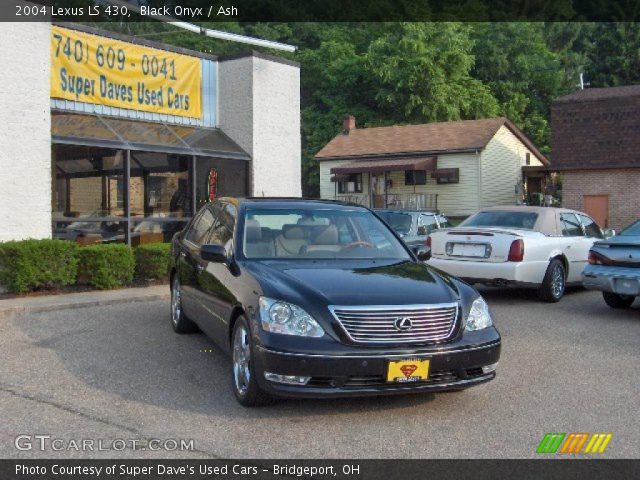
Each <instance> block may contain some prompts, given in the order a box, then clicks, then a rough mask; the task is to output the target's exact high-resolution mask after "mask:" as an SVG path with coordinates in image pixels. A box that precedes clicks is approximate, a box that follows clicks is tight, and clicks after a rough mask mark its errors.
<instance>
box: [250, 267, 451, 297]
mask: <svg viewBox="0 0 640 480" xmlns="http://www.w3.org/2000/svg"><path fill="white" fill-rule="evenodd" d="M336 263H338V262H336ZM339 263H340V266H333V265H331V264H330V263H329V262H326V263H320V262H318V263H313V262H307V261H300V262H287V261H264V262H252V263H251V264H247V265H246V267H247V268H248V269H249V270H251V271H252V273H253V274H254V275H255V277H256V279H258V280H259V281H260V282H261V284H262V287H263V289H264V291H265V295H269V296H275V297H277V298H283V299H288V300H290V301H292V302H298V303H303V304H304V303H306V302H308V301H310V300H311V299H312V298H313V297H315V299H316V300H317V301H322V302H323V303H325V304H326V305H410V304H431V303H450V302H455V301H458V291H457V287H456V285H455V283H453V282H451V281H450V280H449V279H448V277H443V276H441V275H439V274H438V273H437V272H435V271H434V270H432V269H431V268H429V267H427V266H426V265H425V264H423V263H413V262H410V261H402V262H397V261H396V262H381V261H379V260H378V261H376V262H375V263H374V262H373V261H370V260H368V261H340V262H339Z"/></svg>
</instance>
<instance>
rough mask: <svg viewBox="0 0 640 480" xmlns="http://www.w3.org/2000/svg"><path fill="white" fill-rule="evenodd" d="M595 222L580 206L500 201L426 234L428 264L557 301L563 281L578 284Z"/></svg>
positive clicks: (598, 235)
mask: <svg viewBox="0 0 640 480" xmlns="http://www.w3.org/2000/svg"><path fill="white" fill-rule="evenodd" d="M602 238H604V234H603V232H602V230H601V229H600V227H599V226H598V225H597V224H596V222H594V221H593V219H592V218H591V217H589V216H588V215H586V214H585V213H582V212H576V211H574V210H568V209H563V208H551V207H527V206H506V207H490V208H485V209H482V210H480V211H479V212H477V213H475V214H474V215H472V216H471V217H469V218H468V219H466V220H465V221H464V222H462V223H461V224H460V225H459V226H458V227H456V228H450V229H446V230H437V231H435V232H433V233H432V234H431V235H430V236H429V239H428V240H427V245H428V246H430V247H431V258H430V259H429V260H428V263H429V265H431V266H433V267H437V268H439V269H441V270H444V271H445V272H447V273H450V274H452V275H455V276H457V277H461V278H462V279H463V280H466V281H467V282H469V283H482V284H485V285H492V286H519V287H529V288H535V289H537V290H538V295H539V297H540V298H541V299H542V300H544V301H547V302H557V301H559V300H560V298H561V297H562V295H563V294H564V290H565V286H566V285H568V284H580V283H581V281H582V279H581V274H582V270H583V268H584V267H585V265H586V264H587V259H588V256H589V249H590V248H591V245H593V242H595V241H596V240H599V239H602Z"/></svg>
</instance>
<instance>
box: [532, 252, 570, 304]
mask: <svg viewBox="0 0 640 480" xmlns="http://www.w3.org/2000/svg"><path fill="white" fill-rule="evenodd" d="M566 284H567V272H566V270H565V268H564V263H562V260H560V259H558V258H554V259H553V260H551V262H549V266H548V267H547V271H546V273H545V274H544V280H543V281H542V285H540V288H539V289H538V297H539V298H540V300H542V301H544V302H548V303H556V302H559V301H560V299H561V298H562V296H563V295H564V290H565V288H566Z"/></svg>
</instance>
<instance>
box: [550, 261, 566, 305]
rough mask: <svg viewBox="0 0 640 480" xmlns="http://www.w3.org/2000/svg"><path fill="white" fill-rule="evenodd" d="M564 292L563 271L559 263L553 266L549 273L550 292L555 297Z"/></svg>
mask: <svg viewBox="0 0 640 480" xmlns="http://www.w3.org/2000/svg"><path fill="white" fill-rule="evenodd" d="M563 292H564V272H563V271H562V268H561V267H560V266H559V265H556V266H555V267H554V268H553V272H552V273H551V293H552V294H553V296H554V297H555V298H560V297H561V296H562V293H563Z"/></svg>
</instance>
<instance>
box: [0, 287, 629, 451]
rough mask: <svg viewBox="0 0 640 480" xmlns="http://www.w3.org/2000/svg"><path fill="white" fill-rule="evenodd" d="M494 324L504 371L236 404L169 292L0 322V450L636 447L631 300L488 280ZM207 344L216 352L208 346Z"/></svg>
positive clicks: (219, 359)
mask: <svg viewBox="0 0 640 480" xmlns="http://www.w3.org/2000/svg"><path fill="white" fill-rule="evenodd" d="M483 294H484V295H485V297H486V299H487V300H488V302H489V304H490V306H491V308H492V310H493V314H494V319H495V322H496V324H497V326H498V328H499V330H500V332H501V333H502V335H503V350H502V359H501V362H500V365H499V367H498V377H497V378H496V379H495V380H494V381H492V382H489V383H488V384H484V385H481V386H478V387H475V388H472V389H469V390H466V391H462V392H458V393H445V394H437V395H431V394H427V395H409V396H399V397H379V398H366V399H348V400H347V399H344V400H342V399H341V400H312V401H297V400H296V401H292V400H288V401H282V402H278V403H275V404H273V405H270V406H267V407H263V408H259V409H245V408H243V407H241V406H239V405H238V404H237V403H236V401H235V399H234V397H233V394H232V391H231V387H230V384H229V383H230V373H229V370H230V361H229V360H228V359H227V358H226V357H225V356H223V355H222V354H220V353H219V352H217V351H216V350H215V349H214V347H213V345H212V343H211V342H210V341H209V340H208V339H207V338H206V337H205V336H203V335H201V334H195V335H184V336H178V335H176V334H174V333H173V331H172V330H171V327H170V325H169V306H168V302H165V301H153V302H146V303H133V304H123V305H118V306H105V307H95V308H86V309H71V310H61V311H57V312H54V313H51V312H50V313H41V314H33V315H29V316H15V317H12V318H5V319H0V348H1V350H2V352H3V353H2V362H0V409H1V411H2V412H3V415H2V416H3V422H2V425H1V426H0V439H1V440H0V456H2V457H4V458H15V457H20V458H28V457H38V458H42V457H51V458H63V457H74V458H78V457H104V458H113V457H141V458H151V457H205V456H206V457H223V458H227V457H232V458H239V457H246V458H265V457H278V458H291V457H297V458H342V457H364V458H430V457H435V458H459V457H464V458H466V457H473V458H478V457H502V458H514V457H517V458H520V457H535V456H536V454H535V450H536V447H537V445H538V443H539V442H540V440H541V439H542V437H543V435H544V434H545V433H546V432H611V433H612V434H613V439H612V440H611V443H610V444H609V446H608V448H607V450H606V452H605V453H604V454H603V455H604V456H606V457H611V458H613V457H638V452H639V451H640V450H639V447H640V431H639V430H638V428H637V415H638V411H640V382H638V378H640V366H639V365H640V362H639V361H638V360H639V359H640V353H639V349H638V345H639V344H640V308H639V307H638V303H640V302H637V303H636V306H635V307H634V308H633V309H632V310H629V311H616V310H611V309H609V308H608V307H607V306H606V305H605V304H604V302H603V301H602V297H601V295H600V293H598V292H588V291H584V290H573V291H569V292H568V293H567V295H566V297H565V298H564V299H563V300H562V301H561V302H560V303H559V304H545V303H540V302H538V301H537V300H536V299H535V295H534V294H533V293H530V292H527V291H519V290H509V291H505V290H484V291H483ZM210 349H213V350H212V351H210ZM21 434H23V435H38V434H47V435H51V437H52V438H58V439H64V440H65V441H69V440H70V439H77V440H81V439H95V440H98V439H102V440H103V441H105V442H106V444H108V443H109V442H110V441H112V440H113V439H116V438H119V439H150V438H155V439H193V445H194V447H195V451H193V452H179V451H173V452H166V451H149V450H138V451H135V452H134V451H132V450H130V449H125V450H124V451H113V450H106V451H87V452H82V451H76V450H75V449H68V448H64V449H63V450H61V451H53V450H51V449H47V450H45V451H44V452H43V451H40V450H38V449H35V443H34V449H32V450H27V451H18V450H17V449H16V448H15V447H14V439H15V438H16V437H17V436H18V435H21Z"/></svg>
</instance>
